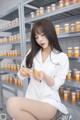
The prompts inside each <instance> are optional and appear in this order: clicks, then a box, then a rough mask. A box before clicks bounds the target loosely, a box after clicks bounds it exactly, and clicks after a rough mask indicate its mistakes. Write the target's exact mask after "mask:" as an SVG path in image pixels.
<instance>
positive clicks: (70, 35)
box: [58, 32, 80, 39]
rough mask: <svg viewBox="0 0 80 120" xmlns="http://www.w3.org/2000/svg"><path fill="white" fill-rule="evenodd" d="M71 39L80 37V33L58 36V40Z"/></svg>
mask: <svg viewBox="0 0 80 120" xmlns="http://www.w3.org/2000/svg"><path fill="white" fill-rule="evenodd" d="M70 37H80V33H78V32H76V33H75V32H74V33H63V34H60V35H58V38H59V39H61V38H70Z"/></svg>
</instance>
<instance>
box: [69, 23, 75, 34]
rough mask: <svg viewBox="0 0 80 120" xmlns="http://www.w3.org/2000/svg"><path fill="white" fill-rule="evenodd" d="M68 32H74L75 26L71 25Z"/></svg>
mask: <svg viewBox="0 0 80 120" xmlns="http://www.w3.org/2000/svg"><path fill="white" fill-rule="evenodd" d="M70 32H75V24H71V28H70Z"/></svg>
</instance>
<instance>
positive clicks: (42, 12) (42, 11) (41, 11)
mask: <svg viewBox="0 0 80 120" xmlns="http://www.w3.org/2000/svg"><path fill="white" fill-rule="evenodd" d="M39 11H40V15H43V14H44V8H43V7H40V8H39Z"/></svg>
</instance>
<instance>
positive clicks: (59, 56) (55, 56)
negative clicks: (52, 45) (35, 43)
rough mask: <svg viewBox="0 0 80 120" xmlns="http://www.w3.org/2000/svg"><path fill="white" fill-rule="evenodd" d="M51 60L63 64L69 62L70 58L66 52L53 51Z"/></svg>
mask: <svg viewBox="0 0 80 120" xmlns="http://www.w3.org/2000/svg"><path fill="white" fill-rule="evenodd" d="M51 58H52V60H53V61H55V62H58V63H62V64H63V63H64V62H68V56H67V54H66V53H64V52H58V51H52V52H51Z"/></svg>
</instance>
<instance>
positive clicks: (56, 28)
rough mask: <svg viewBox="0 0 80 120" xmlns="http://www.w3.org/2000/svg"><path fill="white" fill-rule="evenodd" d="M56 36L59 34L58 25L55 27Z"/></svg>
mask: <svg viewBox="0 0 80 120" xmlns="http://www.w3.org/2000/svg"><path fill="white" fill-rule="evenodd" d="M55 30H56V34H60V25H56V26H55Z"/></svg>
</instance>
